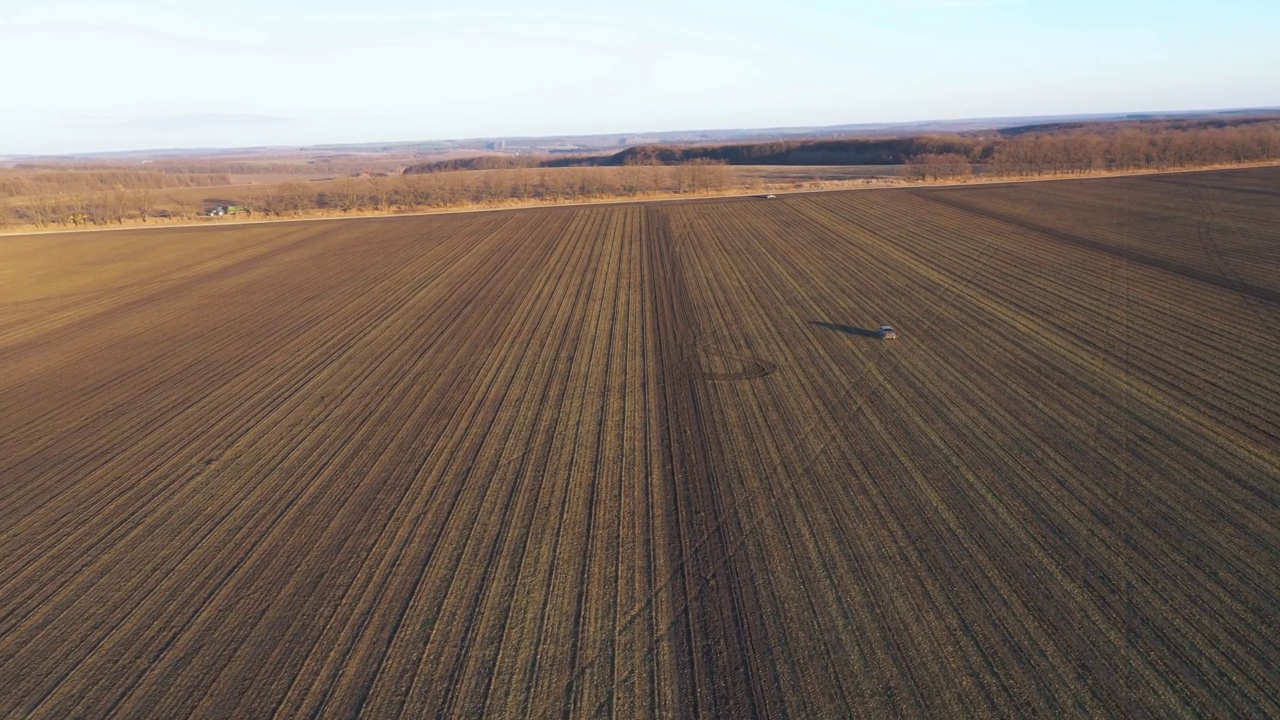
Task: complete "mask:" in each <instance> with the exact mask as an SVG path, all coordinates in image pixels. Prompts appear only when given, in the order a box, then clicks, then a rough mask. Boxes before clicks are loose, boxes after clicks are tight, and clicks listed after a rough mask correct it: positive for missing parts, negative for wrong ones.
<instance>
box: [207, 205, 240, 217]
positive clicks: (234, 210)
mask: <svg viewBox="0 0 1280 720" xmlns="http://www.w3.org/2000/svg"><path fill="white" fill-rule="evenodd" d="M248 212H249V208H247V207H245V206H243V205H219V206H217V207H214V208H210V209H208V210H206V211H205V213H204V214H205V215H208V216H209V217H222V216H223V215H241V214H244V213H248Z"/></svg>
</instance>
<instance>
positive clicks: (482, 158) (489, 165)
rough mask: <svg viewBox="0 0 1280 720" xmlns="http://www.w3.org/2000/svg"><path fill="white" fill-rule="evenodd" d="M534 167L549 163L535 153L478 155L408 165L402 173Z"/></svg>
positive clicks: (419, 173) (414, 173) (417, 173)
mask: <svg viewBox="0 0 1280 720" xmlns="http://www.w3.org/2000/svg"><path fill="white" fill-rule="evenodd" d="M535 167H549V164H548V161H547V160H546V159H544V158H541V157H538V156H535V155H479V156H476V157H467V158H451V159H449V160H436V161H435V162H427V163H418V164H416V165H410V166H409V167H407V168H405V169H404V174H405V175H425V174H428V173H438V172H455V171H458V170H514V169H516V168H535Z"/></svg>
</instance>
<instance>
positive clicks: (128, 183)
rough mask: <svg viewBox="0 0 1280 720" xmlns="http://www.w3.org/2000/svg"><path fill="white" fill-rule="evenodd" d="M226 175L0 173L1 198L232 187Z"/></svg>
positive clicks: (61, 172)
mask: <svg viewBox="0 0 1280 720" xmlns="http://www.w3.org/2000/svg"><path fill="white" fill-rule="evenodd" d="M230 184H231V178H230V177H229V176H227V175H223V174H191V173H186V174H183V173H165V172H159V171H149V170H41V171H36V172H33V171H30V170H16V171H10V172H8V173H4V174H0V197H8V198H15V197H30V196H33V195H57V194H59V193H62V194H70V193H95V192H103V191H107V190H112V189H115V190H137V189H146V190H160V189H165V188H183V187H216V186H219V185H230Z"/></svg>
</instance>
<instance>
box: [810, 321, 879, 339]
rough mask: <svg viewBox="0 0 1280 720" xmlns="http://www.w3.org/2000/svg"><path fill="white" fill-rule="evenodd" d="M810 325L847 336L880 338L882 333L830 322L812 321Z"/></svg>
mask: <svg viewBox="0 0 1280 720" xmlns="http://www.w3.org/2000/svg"><path fill="white" fill-rule="evenodd" d="M809 324H810V325H817V326H818V327H820V328H826V329H828V330H835V331H836V332H838V333H844V334H845V335H855V336H857V337H864V338H879V337H880V332H879V331H878V330H868V329H867V328H859V327H853V326H852V325H837V324H835V323H829V322H818V321H817V320H810V321H809Z"/></svg>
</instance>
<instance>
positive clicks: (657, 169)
mask: <svg viewBox="0 0 1280 720" xmlns="http://www.w3.org/2000/svg"><path fill="white" fill-rule="evenodd" d="M741 185H742V183H741V182H740V181H739V179H738V177H737V175H736V173H734V172H733V171H732V169H731V168H729V167H728V166H726V165H724V164H723V163H713V162H708V161H702V162H694V163H690V164H687V165H676V166H660V165H645V166H641V165H629V166H625V167H591V168H524V169H516V170H490V171H481V172H453V173H431V174H425V175H396V176H371V177H361V178H342V179H339V180H334V181H328V182H288V183H282V184H279V185H259V186H254V187H253V189H251V190H250V191H248V192H247V193H244V194H242V196H240V197H237V198H236V199H235V201H234V202H238V203H239V204H243V205H245V206H247V207H248V208H250V210H251V211H252V212H254V213H260V214H263V215H269V216H301V215H306V214H309V213H311V212H312V211H316V210H325V211H331V212H389V211H412V210H422V209H429V208H445V207H465V206H471V205H494V204H502V203H508V202H512V201H516V202H520V201H548V202H574V201H583V200H590V199H595V198H604V197H640V196H645V195H655V194H663V193H677V194H689V193H705V192H714V191H717V190H723V189H727V188H732V187H740V186H741ZM227 202H232V201H229V200H220V201H212V200H210V201H206V202H200V201H198V200H196V199H194V198H193V196H192V195H191V194H190V193H189V192H188V193H166V194H159V193H157V192H155V191H152V190H148V189H142V188H140V189H134V190H109V191H105V192H98V193H62V194H56V195H39V196H34V197H29V198H23V199H22V200H20V201H17V202H13V203H10V204H8V205H0V208H3V209H4V210H3V212H0V225H4V224H11V225H12V224H16V225H31V226H36V227H50V226H55V225H56V226H63V227H79V226H85V225H111V224H121V223H124V222H126V221H142V222H146V221H148V220H150V219H153V218H170V219H171V218H195V217H197V216H198V215H199V214H200V213H201V212H203V210H204V209H205V206H206V205H215V204H226V203H227Z"/></svg>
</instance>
